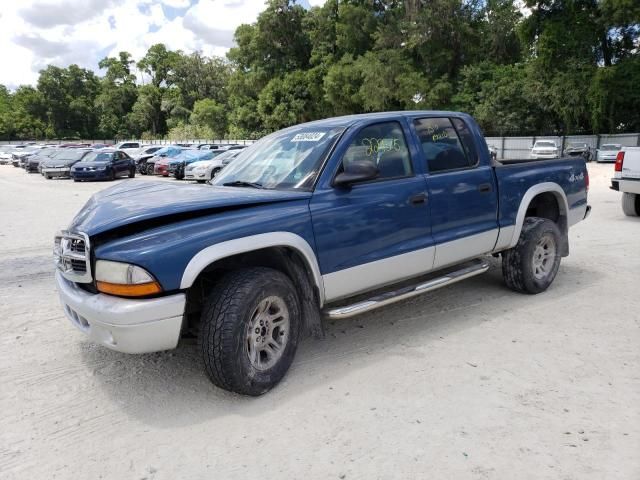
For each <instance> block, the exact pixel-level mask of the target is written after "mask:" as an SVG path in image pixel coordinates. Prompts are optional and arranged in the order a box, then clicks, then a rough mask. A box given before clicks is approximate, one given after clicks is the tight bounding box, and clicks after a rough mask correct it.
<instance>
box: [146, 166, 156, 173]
mask: <svg viewBox="0 0 640 480" xmlns="http://www.w3.org/2000/svg"><path fill="white" fill-rule="evenodd" d="M153 167H154V164H153V163H148V164H147V166H146V170H147V175H153Z"/></svg>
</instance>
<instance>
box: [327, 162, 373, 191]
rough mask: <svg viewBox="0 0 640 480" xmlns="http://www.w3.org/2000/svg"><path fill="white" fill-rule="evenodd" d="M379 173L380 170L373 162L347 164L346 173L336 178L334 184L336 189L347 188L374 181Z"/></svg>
mask: <svg viewBox="0 0 640 480" xmlns="http://www.w3.org/2000/svg"><path fill="white" fill-rule="evenodd" d="M378 173H379V171H378V168H377V167H376V166H375V165H374V164H373V163H372V162H367V161H362V160H358V161H355V162H351V163H349V164H347V165H346V166H345V167H344V171H343V172H341V173H339V174H338V175H337V176H336V178H335V180H334V181H333V184H334V186H336V187H346V186H348V185H351V184H353V183H358V182H365V181H367V180H373V179H374V178H376V177H377V176H378Z"/></svg>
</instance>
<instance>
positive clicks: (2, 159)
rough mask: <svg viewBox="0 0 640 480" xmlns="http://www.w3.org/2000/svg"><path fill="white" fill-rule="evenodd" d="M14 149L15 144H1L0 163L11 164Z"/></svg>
mask: <svg viewBox="0 0 640 480" xmlns="http://www.w3.org/2000/svg"><path fill="white" fill-rule="evenodd" d="M14 149H15V147H14V146H13V145H0V165H9V164H10V163H11V159H12V158H13V156H12V152H13V150H14Z"/></svg>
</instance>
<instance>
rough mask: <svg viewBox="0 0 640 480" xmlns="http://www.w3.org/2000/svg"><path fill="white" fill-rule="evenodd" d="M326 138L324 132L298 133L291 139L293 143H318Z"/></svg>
mask: <svg viewBox="0 0 640 480" xmlns="http://www.w3.org/2000/svg"><path fill="white" fill-rule="evenodd" d="M322 137H324V132H307V133H298V134H296V136H295V137H293V138H292V139H291V141H292V142H317V141H318V140H320V139H321V138H322Z"/></svg>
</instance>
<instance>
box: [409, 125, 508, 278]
mask: <svg viewBox="0 0 640 480" xmlns="http://www.w3.org/2000/svg"><path fill="white" fill-rule="evenodd" d="M413 127H414V128H415V134H416V135H417V138H418V142H419V144H420V146H421V147H422V149H421V153H422V161H423V162H424V163H425V166H426V171H427V173H426V174H425V179H426V182H427V188H428V192H429V205H430V207H431V231H432V235H433V240H434V242H435V244H436V253H435V261H434V268H441V267H445V266H447V265H452V264H455V263H458V262H461V261H463V260H467V259H471V258H474V257H476V256H478V255H481V254H485V253H488V252H490V251H492V250H493V248H494V246H495V243H496V240H497V238H498V223H497V216H498V201H497V198H498V197H497V189H496V183H495V175H494V173H493V167H491V165H489V164H488V162H487V164H486V165H483V164H482V163H481V162H480V156H479V154H478V151H477V148H476V142H475V141H474V136H473V133H472V131H471V129H470V128H469V126H468V125H467V124H466V123H465V121H464V120H462V119H461V118H457V117H451V118H449V117H425V118H416V119H414V121H413Z"/></svg>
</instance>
